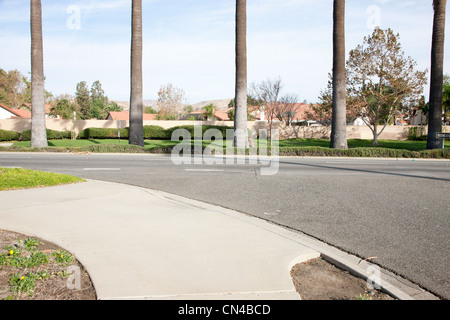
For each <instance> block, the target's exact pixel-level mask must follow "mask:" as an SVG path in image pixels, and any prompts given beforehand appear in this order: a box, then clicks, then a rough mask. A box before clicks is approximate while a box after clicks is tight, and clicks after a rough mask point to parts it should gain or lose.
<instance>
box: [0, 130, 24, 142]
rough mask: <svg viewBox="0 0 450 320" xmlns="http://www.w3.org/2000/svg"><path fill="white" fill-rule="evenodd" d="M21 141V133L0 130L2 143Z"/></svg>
mask: <svg viewBox="0 0 450 320" xmlns="http://www.w3.org/2000/svg"><path fill="white" fill-rule="evenodd" d="M19 139H20V133H18V132H15V131H9V130H2V129H0V141H15V140H19Z"/></svg>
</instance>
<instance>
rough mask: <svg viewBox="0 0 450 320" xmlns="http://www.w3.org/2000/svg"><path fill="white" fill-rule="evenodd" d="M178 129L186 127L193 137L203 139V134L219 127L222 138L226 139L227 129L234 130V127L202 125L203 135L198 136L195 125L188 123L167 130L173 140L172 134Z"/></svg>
mask: <svg viewBox="0 0 450 320" xmlns="http://www.w3.org/2000/svg"><path fill="white" fill-rule="evenodd" d="M178 129H185V130H187V131H188V132H189V134H190V136H191V138H192V139H201V138H202V137H203V135H204V134H205V132H206V131H208V130H210V129H217V130H219V131H220V132H221V134H222V138H223V139H226V138H227V130H229V129H231V130H233V128H232V127H227V126H202V133H201V134H202V136H201V137H200V136H198V135H196V132H195V126H194V125H187V126H179V127H174V128H170V129H167V130H166V132H167V134H168V137H169V138H168V139H169V140H171V137H172V134H173V132H174V131H175V130H178Z"/></svg>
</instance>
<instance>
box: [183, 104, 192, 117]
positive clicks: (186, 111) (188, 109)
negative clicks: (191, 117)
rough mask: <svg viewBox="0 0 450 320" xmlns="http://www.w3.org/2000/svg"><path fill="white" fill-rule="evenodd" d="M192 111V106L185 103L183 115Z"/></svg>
mask: <svg viewBox="0 0 450 320" xmlns="http://www.w3.org/2000/svg"><path fill="white" fill-rule="evenodd" d="M193 111H194V108H193V107H192V106H191V105H187V106H184V107H183V117H185V116H187V115H188V114H190V113H192V112H193Z"/></svg>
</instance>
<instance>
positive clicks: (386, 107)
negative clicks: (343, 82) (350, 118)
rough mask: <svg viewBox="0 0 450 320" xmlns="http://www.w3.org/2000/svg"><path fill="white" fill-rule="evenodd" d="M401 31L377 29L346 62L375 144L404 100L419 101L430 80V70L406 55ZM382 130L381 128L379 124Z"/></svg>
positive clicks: (353, 94) (353, 88)
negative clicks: (398, 32) (420, 69)
mask: <svg viewBox="0 0 450 320" xmlns="http://www.w3.org/2000/svg"><path fill="white" fill-rule="evenodd" d="M399 38H400V36H399V34H394V32H393V31H392V30H391V29H387V30H382V29H380V28H376V29H375V30H374V32H373V33H372V35H371V36H369V37H365V38H364V43H363V45H358V46H357V47H356V49H353V50H351V51H350V57H349V59H348V61H347V74H348V82H349V86H350V89H351V94H352V98H353V100H352V102H351V103H354V104H356V105H357V106H359V107H360V108H361V109H360V110H361V112H360V116H361V119H362V120H363V121H364V123H365V124H366V125H367V126H368V127H369V128H370V129H371V131H372V133H373V144H374V145H377V144H378V137H379V135H380V134H381V133H382V132H383V131H384V129H385V128H386V126H387V125H388V124H389V123H390V121H391V120H392V118H393V117H394V116H395V114H396V111H397V110H398V107H399V106H400V105H401V104H402V103H412V102H414V101H418V100H419V99H420V97H421V95H422V93H423V89H424V85H425V84H426V83H427V79H426V74H427V71H423V72H422V71H416V70H415V67H416V62H415V61H414V60H413V59H412V58H411V57H405V54H404V52H403V51H402V49H401V44H400V42H399ZM379 126H381V127H382V129H381V130H379V129H378V127H379Z"/></svg>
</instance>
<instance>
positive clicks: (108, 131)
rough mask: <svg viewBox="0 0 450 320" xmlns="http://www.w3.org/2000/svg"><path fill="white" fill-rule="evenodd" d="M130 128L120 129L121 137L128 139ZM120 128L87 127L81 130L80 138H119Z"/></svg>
mask: <svg viewBox="0 0 450 320" xmlns="http://www.w3.org/2000/svg"><path fill="white" fill-rule="evenodd" d="M128 137H129V129H128V128H124V129H120V138H123V139H128ZM118 138H119V130H118V129H112V128H87V129H84V130H83V131H81V132H80V134H79V135H78V139H118Z"/></svg>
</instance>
